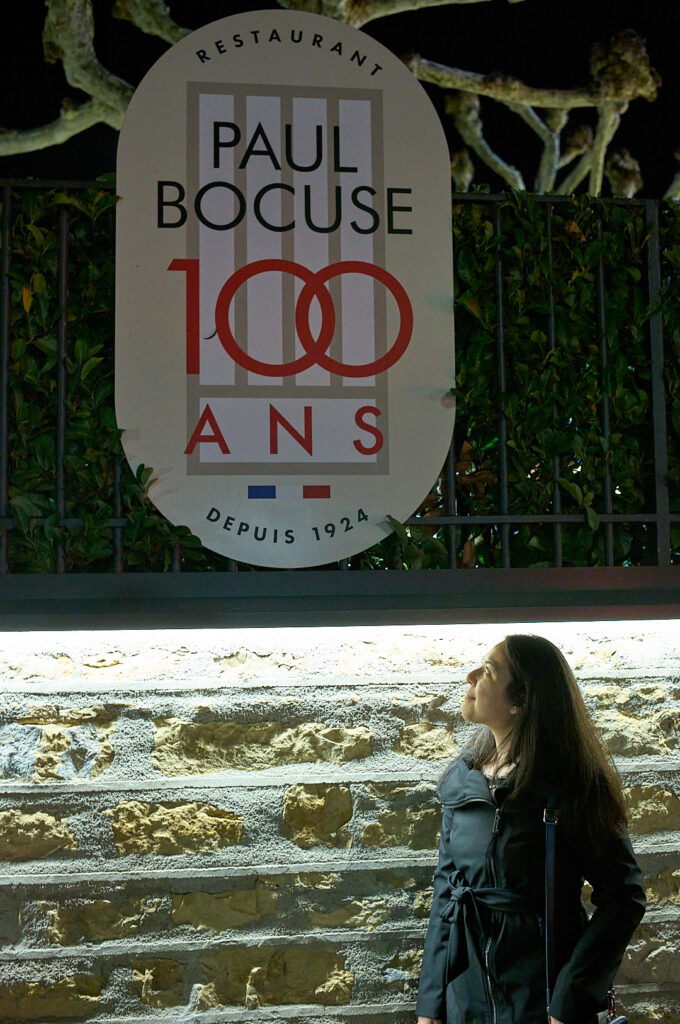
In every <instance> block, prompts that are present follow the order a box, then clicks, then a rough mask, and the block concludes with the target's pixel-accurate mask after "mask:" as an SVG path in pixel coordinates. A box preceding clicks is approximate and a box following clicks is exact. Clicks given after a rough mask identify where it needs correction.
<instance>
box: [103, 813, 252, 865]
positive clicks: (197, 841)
mask: <svg viewBox="0 0 680 1024" xmlns="http://www.w3.org/2000/svg"><path fill="white" fill-rule="evenodd" d="M103 813H104V814H105V815H106V817H109V818H111V819H112V824H113V835H114V839H115V842H116V848H117V850H118V853H119V854H120V856H121V857H124V856H126V855H127V854H131V853H154V854H163V855H166V856H171V855H173V854H179V853H200V852H202V851H204V850H217V849H219V848H220V847H222V846H235V845H237V844H238V843H240V841H241V835H242V833H243V818H242V817H240V816H239V815H238V814H234V813H233V812H232V811H223V810H221V809H220V808H219V807H213V806H211V805H210V804H199V803H188V804H152V803H142V802H140V801H138V800H129V801H127V802H125V803H122V804H118V806H117V807H115V808H114V809H113V810H108V811H104V812H103Z"/></svg>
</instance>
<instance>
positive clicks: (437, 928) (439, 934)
mask: <svg viewBox="0 0 680 1024" xmlns="http://www.w3.org/2000/svg"><path fill="white" fill-rule="evenodd" d="M452 818H453V809H452V808H446V807H445V808H444V812H443V814H442V830H441V835H440V837H439V861H438V862H437V870H436V871H435V873H434V895H433V897H432V910H431V911H430V923H429V925H428V928H427V935H426V936H425V948H424V950H423V964H422V967H421V972H420V984H419V986H418V999H417V1001H416V1013H418V1014H419V1015H421V1016H423V1017H440V1018H441V1019H444V1017H445V1016H446V984H447V977H446V958H447V951H448V943H449V932H450V930H451V924H450V922H449V921H444V920H443V919H442V917H441V911H442V909H443V908H444V906H445V905H446V904H447V903H448V901H449V883H448V879H449V875H450V874H451V872H452V871H454V870H455V864H454V863H453V860H452V858H451V853H450V851H449V833H450V832H451V821H452Z"/></svg>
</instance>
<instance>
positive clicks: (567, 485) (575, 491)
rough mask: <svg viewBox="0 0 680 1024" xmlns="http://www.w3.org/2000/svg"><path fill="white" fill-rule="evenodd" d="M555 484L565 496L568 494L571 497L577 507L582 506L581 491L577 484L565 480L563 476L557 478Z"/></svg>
mask: <svg viewBox="0 0 680 1024" xmlns="http://www.w3.org/2000/svg"><path fill="white" fill-rule="evenodd" d="M557 482H558V484H559V485H560V487H562V488H564V490H565V491H566V492H567V494H570V495H571V497H572V498H574V499H575V500H576V501H577V502H578V503H579V505H582V504H583V491H582V490H581V488H580V487H579V485H578V484H575V483H574V482H573V480H566V479H565V478H564V477H563V476H559V477H558V478H557Z"/></svg>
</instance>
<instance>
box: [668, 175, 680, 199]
mask: <svg viewBox="0 0 680 1024" xmlns="http://www.w3.org/2000/svg"><path fill="white" fill-rule="evenodd" d="M664 199H678V200H680V171H678V172H677V174H676V175H675V177H674V178H673V180H672V182H671V183H670V185H669V186H668V189H667V191H666V192H665V193H664Z"/></svg>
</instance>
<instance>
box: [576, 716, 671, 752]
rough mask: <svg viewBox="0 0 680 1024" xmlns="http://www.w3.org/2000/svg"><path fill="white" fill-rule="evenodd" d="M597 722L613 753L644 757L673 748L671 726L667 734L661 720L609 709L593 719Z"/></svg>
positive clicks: (601, 735) (606, 744)
mask: <svg viewBox="0 0 680 1024" xmlns="http://www.w3.org/2000/svg"><path fill="white" fill-rule="evenodd" d="M594 723H595V727H596V728H597V730H598V732H599V734H600V739H601V740H602V742H603V743H604V745H605V746H606V748H607V750H608V751H609V753H610V754H620V755H621V756H622V757H642V756H643V755H645V754H652V755H658V754H663V753H668V752H669V751H670V749H671V744H670V743H669V742H668V738H669V736H670V726H669V732H668V733H666V732H665V731H664V730H662V728H661V725H660V722H659V720H658V719H655V718H653V717H651V716H649V717H646V718H640V717H639V716H638V715H634V714H632V713H631V712H625V711H619V710H617V709H615V708H608V709H607V710H605V711H599V712H598V713H597V714H596V715H595V716H594Z"/></svg>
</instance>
